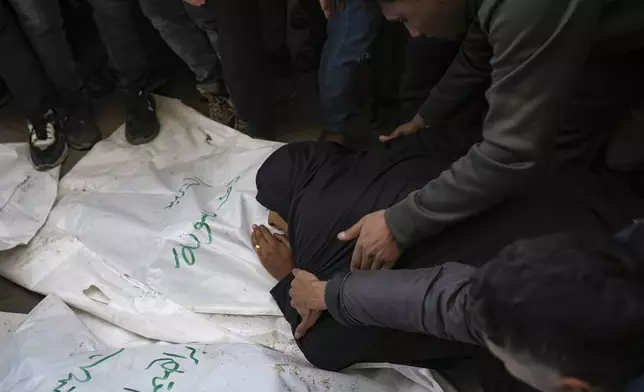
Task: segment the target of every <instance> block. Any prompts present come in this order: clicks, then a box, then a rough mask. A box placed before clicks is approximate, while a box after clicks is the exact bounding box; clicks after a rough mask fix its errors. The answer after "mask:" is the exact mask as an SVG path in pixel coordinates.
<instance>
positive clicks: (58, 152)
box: [0, 3, 67, 170]
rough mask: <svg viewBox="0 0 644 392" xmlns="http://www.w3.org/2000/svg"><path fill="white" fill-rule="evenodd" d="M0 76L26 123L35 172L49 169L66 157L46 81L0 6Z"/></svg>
mask: <svg viewBox="0 0 644 392" xmlns="http://www.w3.org/2000/svg"><path fill="white" fill-rule="evenodd" d="M0 56H2V61H0V77H2V79H4V80H5V82H6V84H7V87H8V88H9V91H11V93H12V95H13V97H14V99H15V101H16V103H17V104H18V105H19V106H20V108H21V109H22V110H23V112H24V113H25V115H26V116H27V119H28V120H29V129H30V136H29V144H30V154H31V161H32V163H33V165H34V167H35V168H36V169H37V170H49V169H51V168H53V167H56V166H58V165H60V164H61V163H62V162H63V161H64V160H65V158H66V157H67V144H65V138H64V137H63V135H61V134H59V132H58V129H57V122H56V121H55V119H54V118H53V117H54V112H53V110H52V108H53V105H52V99H51V98H52V93H51V90H50V88H49V81H48V80H47V78H46V76H45V75H44V73H43V71H42V69H41V68H40V65H39V64H38V61H37V60H36V59H35V58H34V57H33V56H32V54H31V52H30V50H29V46H28V45H27V42H26V41H25V40H24V39H23V37H22V32H21V31H20V29H19V28H18V26H17V25H16V23H15V21H14V20H13V17H12V15H11V13H10V12H9V10H8V9H7V8H6V7H5V5H4V4H2V3H0Z"/></svg>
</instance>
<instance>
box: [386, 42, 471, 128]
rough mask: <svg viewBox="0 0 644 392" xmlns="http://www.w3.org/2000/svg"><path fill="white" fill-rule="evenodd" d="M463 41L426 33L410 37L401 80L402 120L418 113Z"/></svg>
mask: <svg viewBox="0 0 644 392" xmlns="http://www.w3.org/2000/svg"><path fill="white" fill-rule="evenodd" d="M459 47H460V43H459V42H456V41H446V40H443V39H438V38H428V37H425V36H421V37H415V38H411V37H410V38H409V39H408V41H407V47H406V50H405V70H404V72H403V74H402V77H401V80H400V92H399V96H400V111H401V119H400V120H401V122H408V121H411V119H412V118H413V117H414V116H415V115H416V113H418V109H419V108H420V106H421V105H422V104H423V102H425V100H426V99H427V97H428V96H429V93H430V92H431V91H432V88H434V86H435V85H436V84H437V83H438V82H439V81H440V80H441V78H442V77H443V75H444V74H445V71H446V70H447V68H448V67H449V66H450V64H451V63H452V61H453V60H454V57H456V54H457V53H458V48H459Z"/></svg>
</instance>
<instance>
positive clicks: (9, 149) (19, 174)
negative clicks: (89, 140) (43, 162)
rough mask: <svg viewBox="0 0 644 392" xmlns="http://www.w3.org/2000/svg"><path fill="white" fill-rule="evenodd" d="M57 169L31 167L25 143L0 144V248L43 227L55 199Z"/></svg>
mask: <svg viewBox="0 0 644 392" xmlns="http://www.w3.org/2000/svg"><path fill="white" fill-rule="evenodd" d="M59 173H60V169H59V168H56V169H54V170H50V171H48V172H44V173H43V172H39V171H37V170H36V169H34V168H33V166H32V165H31V163H30V162H29V145H28V144H27V143H11V144H0V251H3V250H7V249H11V248H14V247H16V246H18V245H22V244H26V243H27V242H29V240H31V239H32V238H33V237H34V235H35V234H36V232H37V231H38V230H39V229H40V228H41V227H42V225H43V224H44V223H45V220H46V219H47V215H48V214H49V211H50V210H51V207H52V205H53V204H54V200H56V193H57V191H58V176H59Z"/></svg>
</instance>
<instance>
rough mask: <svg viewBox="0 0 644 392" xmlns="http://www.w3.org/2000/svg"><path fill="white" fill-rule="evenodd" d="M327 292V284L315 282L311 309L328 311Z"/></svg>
mask: <svg viewBox="0 0 644 392" xmlns="http://www.w3.org/2000/svg"><path fill="white" fill-rule="evenodd" d="M325 292H326V282H315V283H314V284H313V298H312V300H311V309H313V310H326V308H327V306H326V301H325V299H324V294H325Z"/></svg>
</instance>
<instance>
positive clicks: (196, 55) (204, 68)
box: [139, 0, 222, 84]
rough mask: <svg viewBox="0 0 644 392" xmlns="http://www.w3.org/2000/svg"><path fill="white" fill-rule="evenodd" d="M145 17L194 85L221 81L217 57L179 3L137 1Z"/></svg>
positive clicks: (176, 1) (151, 0)
mask: <svg viewBox="0 0 644 392" xmlns="http://www.w3.org/2000/svg"><path fill="white" fill-rule="evenodd" d="M139 2H140V4H141V8H142V9H143V13H144V14H145V16H147V17H148V19H150V21H151V22H152V24H153V25H154V27H155V28H156V29H157V30H158V31H159V33H160V34H161V37H163V40H164V41H165V42H166V43H167V44H168V46H170V48H172V50H173V51H174V52H175V53H176V54H177V56H179V57H180V58H181V59H182V60H183V61H184V62H185V63H186V64H187V65H188V67H190V69H191V70H192V72H194V74H195V76H196V78H197V83H199V84H208V83H213V82H216V81H218V80H221V78H222V71H221V65H220V63H219V57H218V56H217V54H216V53H215V51H214V49H213V48H212V46H211V45H210V41H209V39H208V36H207V35H206V33H205V32H204V31H203V30H201V29H200V28H199V27H198V26H197V25H196V24H195V22H194V21H193V20H192V19H191V18H190V17H189V16H188V14H187V13H186V11H185V10H184V7H183V5H182V3H183V1H181V0H139Z"/></svg>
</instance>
